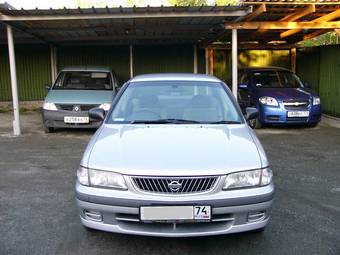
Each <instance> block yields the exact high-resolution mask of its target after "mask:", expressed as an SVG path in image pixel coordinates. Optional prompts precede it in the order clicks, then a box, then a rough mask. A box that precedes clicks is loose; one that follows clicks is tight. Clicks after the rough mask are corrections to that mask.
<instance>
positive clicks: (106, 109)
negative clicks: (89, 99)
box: [99, 103, 111, 111]
mask: <svg viewBox="0 0 340 255" xmlns="http://www.w3.org/2000/svg"><path fill="white" fill-rule="evenodd" d="M110 107H111V104H108V103H106V104H101V105H99V108H102V109H103V110H104V111H108V110H110Z"/></svg>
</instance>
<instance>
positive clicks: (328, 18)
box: [280, 9, 340, 38]
mask: <svg viewBox="0 0 340 255" xmlns="http://www.w3.org/2000/svg"><path fill="white" fill-rule="evenodd" d="M339 17H340V9H338V10H336V11H333V12H331V13H328V14H326V15H323V16H321V17H319V18H317V19H314V20H312V21H310V22H311V23H322V22H325V23H334V22H329V21H331V20H334V19H336V18H339ZM328 28H340V22H338V25H337V27H336V26H335V27H321V28H320V29H328ZM302 29H308V27H298V28H295V29H292V30H288V31H285V32H283V33H281V34H280V37H281V38H285V37H288V36H292V35H294V34H296V33H299V32H300V31H301V30H302Z"/></svg>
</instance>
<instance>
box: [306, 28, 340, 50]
mask: <svg viewBox="0 0 340 255" xmlns="http://www.w3.org/2000/svg"><path fill="white" fill-rule="evenodd" d="M331 44H340V36H339V35H338V34H337V33H336V32H329V33H326V34H323V35H320V36H318V37H316V38H313V39H311V40H307V41H304V42H302V43H301V45H302V46H304V47H313V46H321V45H331Z"/></svg>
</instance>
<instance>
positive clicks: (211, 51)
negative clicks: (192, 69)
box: [208, 49, 214, 75]
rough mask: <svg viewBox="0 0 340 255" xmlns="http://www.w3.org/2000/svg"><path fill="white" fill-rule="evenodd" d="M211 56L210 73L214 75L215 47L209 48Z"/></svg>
mask: <svg viewBox="0 0 340 255" xmlns="http://www.w3.org/2000/svg"><path fill="white" fill-rule="evenodd" d="M208 57H209V74H210V75H214V49H209V50H208Z"/></svg>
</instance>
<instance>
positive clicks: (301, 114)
mask: <svg viewBox="0 0 340 255" xmlns="http://www.w3.org/2000/svg"><path fill="white" fill-rule="evenodd" d="M287 116H288V117H308V116H309V111H294V112H288V113H287Z"/></svg>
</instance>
